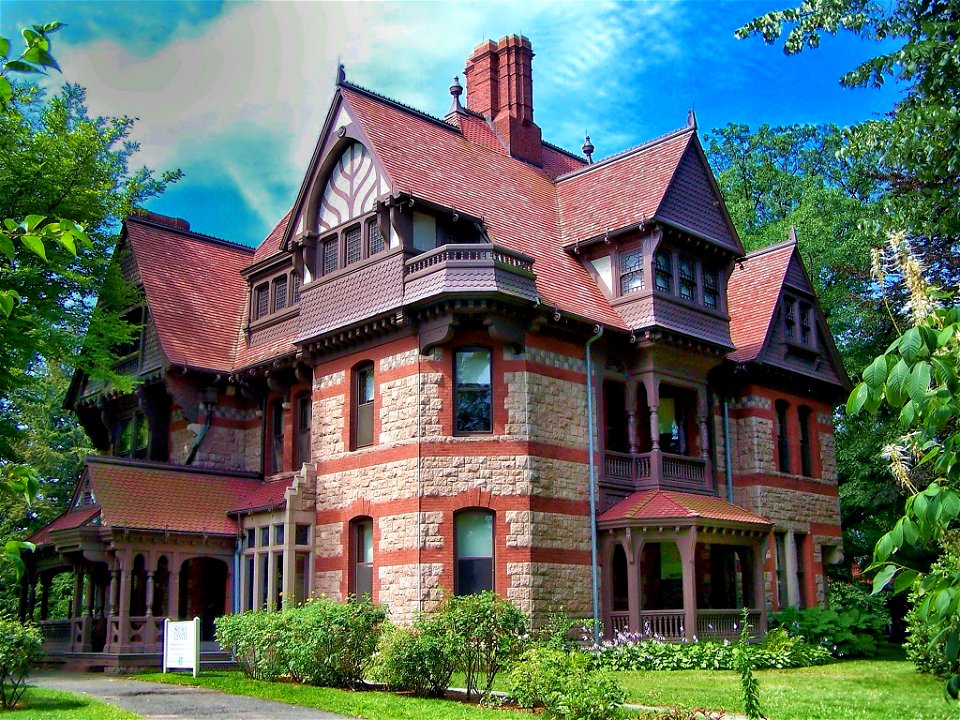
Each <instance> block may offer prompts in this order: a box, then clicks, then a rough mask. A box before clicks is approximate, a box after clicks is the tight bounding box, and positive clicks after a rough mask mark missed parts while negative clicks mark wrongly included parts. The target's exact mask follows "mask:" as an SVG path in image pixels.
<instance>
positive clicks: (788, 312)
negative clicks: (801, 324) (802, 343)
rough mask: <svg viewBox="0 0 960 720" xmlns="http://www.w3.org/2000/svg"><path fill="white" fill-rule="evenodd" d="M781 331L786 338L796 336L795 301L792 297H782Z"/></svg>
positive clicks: (790, 338) (789, 338)
mask: <svg viewBox="0 0 960 720" xmlns="http://www.w3.org/2000/svg"><path fill="white" fill-rule="evenodd" d="M783 332H784V334H785V335H786V336H787V339H788V340H793V339H794V338H795V337H796V336H797V317H796V303H795V302H794V300H793V299H792V298H784V299H783Z"/></svg>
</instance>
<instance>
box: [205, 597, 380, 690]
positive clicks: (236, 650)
mask: <svg viewBox="0 0 960 720" xmlns="http://www.w3.org/2000/svg"><path fill="white" fill-rule="evenodd" d="M385 623H386V609H385V608H384V607H383V606H382V605H376V604H374V603H372V602H371V601H370V600H368V599H363V600H354V599H351V600H349V601H348V602H346V603H338V602H335V601H333V600H330V599H327V598H321V599H318V600H310V601H308V602H307V603H306V604H304V605H300V606H297V607H294V608H288V609H285V610H283V611H281V612H273V611H266V610H258V611H251V612H244V613H238V614H235V615H225V616H223V617H220V618H217V620H216V638H217V642H219V643H220V645H221V647H225V648H231V649H232V651H233V656H234V658H235V659H236V661H237V664H239V665H240V667H241V668H242V669H243V672H244V674H245V675H246V676H247V677H250V678H254V679H257V680H273V679H277V678H281V677H285V676H290V677H292V678H293V679H294V680H296V681H297V682H301V683H306V684H309V685H322V686H325V687H356V686H358V685H360V684H361V683H362V681H363V674H364V672H365V670H366V667H367V664H368V663H369V661H370V658H371V657H372V655H373V652H374V650H376V647H377V642H378V640H379V638H380V633H381V632H382V631H383V629H384V626H385Z"/></svg>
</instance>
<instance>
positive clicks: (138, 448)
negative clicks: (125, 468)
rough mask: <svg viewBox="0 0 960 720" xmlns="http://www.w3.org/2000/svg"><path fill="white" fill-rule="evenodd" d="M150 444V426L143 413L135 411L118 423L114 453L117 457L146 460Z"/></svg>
mask: <svg viewBox="0 0 960 720" xmlns="http://www.w3.org/2000/svg"><path fill="white" fill-rule="evenodd" d="M149 446H150V428H149V426H148V425H147V419H146V418H145V417H144V415H143V413H141V412H135V413H133V414H132V415H128V416H127V417H125V418H122V419H121V420H120V422H119V424H118V425H117V435H116V440H115V441H114V444H113V454H114V455H116V456H117V457H130V458H135V459H137V460H144V459H146V457H147V454H148V450H149Z"/></svg>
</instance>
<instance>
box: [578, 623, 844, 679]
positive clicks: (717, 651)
mask: <svg viewBox="0 0 960 720" xmlns="http://www.w3.org/2000/svg"><path fill="white" fill-rule="evenodd" d="M746 652H747V653H748V654H749V655H750V662H751V663H752V665H753V667H754V668H758V669H760V668H778V669H782V668H796V667H807V666H810V665H822V664H824V663H827V662H830V661H831V659H832V658H831V655H830V652H829V651H827V650H825V649H823V648H821V647H819V646H816V645H811V644H809V643H807V642H804V641H803V639H802V638H790V637H788V636H786V633H778V632H777V631H773V632H771V633H769V634H768V635H767V637H766V638H764V640H763V641H762V642H760V643H754V644H751V645H748V646H747V650H746ZM595 662H596V663H597V665H598V666H599V667H603V668H607V669H608V670H734V669H736V668H737V648H736V645H732V644H730V643H729V642H717V641H714V640H698V641H696V642H683V643H674V642H661V641H659V640H650V639H627V640H624V641H619V642H610V643H604V644H603V645H601V646H600V647H599V648H597V650H596V653H595Z"/></svg>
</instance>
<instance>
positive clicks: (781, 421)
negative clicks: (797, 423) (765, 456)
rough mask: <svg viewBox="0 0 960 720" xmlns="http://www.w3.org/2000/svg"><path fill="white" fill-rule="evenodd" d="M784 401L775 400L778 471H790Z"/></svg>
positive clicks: (786, 406) (786, 405) (785, 405)
mask: <svg viewBox="0 0 960 720" xmlns="http://www.w3.org/2000/svg"><path fill="white" fill-rule="evenodd" d="M788 407H790V406H789V405H788V404H787V403H786V402H785V401H783V400H777V402H776V409H777V460H778V461H779V463H780V472H782V473H788V472H790V441H789V436H788V434H787V408H788Z"/></svg>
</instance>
